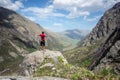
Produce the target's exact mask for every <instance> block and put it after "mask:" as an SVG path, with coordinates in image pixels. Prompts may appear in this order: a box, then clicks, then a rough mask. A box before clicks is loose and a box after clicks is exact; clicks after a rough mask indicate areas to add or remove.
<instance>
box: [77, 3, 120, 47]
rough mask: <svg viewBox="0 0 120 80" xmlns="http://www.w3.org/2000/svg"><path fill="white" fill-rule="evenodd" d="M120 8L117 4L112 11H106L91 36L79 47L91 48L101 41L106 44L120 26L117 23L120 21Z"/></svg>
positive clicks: (119, 4)
mask: <svg viewBox="0 0 120 80" xmlns="http://www.w3.org/2000/svg"><path fill="white" fill-rule="evenodd" d="M119 8H120V3H117V4H116V5H114V6H113V7H112V8H111V9H109V10H108V11H106V12H105V13H104V15H103V16H102V17H101V19H100V20H99V22H98V23H97V25H96V26H95V28H93V30H92V31H91V32H90V34H89V35H88V36H87V37H86V38H85V39H84V40H83V42H82V43H80V44H79V45H80V46H89V45H90V44H92V43H95V42H96V41H99V40H103V42H104V41H105V40H106V39H107V38H108V37H109V35H110V34H111V33H112V32H113V31H114V30H115V28H116V26H118V23H117V21H119V15H120V12H119Z"/></svg>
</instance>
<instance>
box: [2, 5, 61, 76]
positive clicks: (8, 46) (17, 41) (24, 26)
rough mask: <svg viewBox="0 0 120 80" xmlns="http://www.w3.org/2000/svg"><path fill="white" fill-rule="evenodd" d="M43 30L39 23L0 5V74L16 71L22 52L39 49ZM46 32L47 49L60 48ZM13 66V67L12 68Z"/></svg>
mask: <svg viewBox="0 0 120 80" xmlns="http://www.w3.org/2000/svg"><path fill="white" fill-rule="evenodd" d="M42 31H45V29H43V28H42V27H41V26H40V25H38V24H36V23H34V22H32V21H30V20H28V19H26V18H25V17H23V16H21V15H19V14H18V13H16V12H14V11H12V10H8V9H5V8H3V7H0V74H2V73H4V72H6V71H8V72H9V73H10V74H11V73H12V72H18V70H19V66H18V64H20V63H21V62H22V61H23V58H24V56H23V55H24V54H28V53H30V52H33V51H35V50H36V49H39V37H38V34H40V33H41V32H42ZM45 33H46V34H47V48H48V49H59V50H60V49H62V44H60V43H59V42H57V39H55V38H54V37H53V36H52V35H50V34H49V33H48V32H46V31H45ZM13 67H14V68H13Z"/></svg>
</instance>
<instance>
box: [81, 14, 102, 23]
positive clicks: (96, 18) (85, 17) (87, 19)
mask: <svg viewBox="0 0 120 80" xmlns="http://www.w3.org/2000/svg"><path fill="white" fill-rule="evenodd" d="M101 16H102V15H99V16H95V17H93V18H88V17H87V16H84V18H83V19H84V20H86V21H90V22H91V21H96V20H98V19H99V18H100V17H101Z"/></svg>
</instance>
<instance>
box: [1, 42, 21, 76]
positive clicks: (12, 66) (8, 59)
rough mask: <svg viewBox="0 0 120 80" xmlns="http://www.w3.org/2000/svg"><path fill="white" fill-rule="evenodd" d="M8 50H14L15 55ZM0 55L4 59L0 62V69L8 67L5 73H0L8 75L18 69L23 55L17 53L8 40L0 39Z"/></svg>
mask: <svg viewBox="0 0 120 80" xmlns="http://www.w3.org/2000/svg"><path fill="white" fill-rule="evenodd" d="M9 52H15V53H16V54H17V57H16V58H15V57H12V56H11V55H10V54H9ZM0 56H1V57H2V58H3V59H4V61H3V62H0V71H3V70H5V69H9V70H8V71H6V72H5V73H2V75H9V74H11V73H13V72H17V71H18V70H19V64H20V63H21V62H22V60H23V57H22V56H20V55H19V53H18V52H17V51H16V49H15V48H14V47H12V46H11V44H9V43H8V41H5V40H4V41H2V45H1V46H0Z"/></svg>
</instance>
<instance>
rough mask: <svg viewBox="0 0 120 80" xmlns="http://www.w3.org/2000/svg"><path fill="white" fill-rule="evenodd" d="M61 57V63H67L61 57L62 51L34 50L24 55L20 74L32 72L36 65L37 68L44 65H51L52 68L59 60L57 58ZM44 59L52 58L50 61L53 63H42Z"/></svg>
mask: <svg viewBox="0 0 120 80" xmlns="http://www.w3.org/2000/svg"><path fill="white" fill-rule="evenodd" d="M59 57H61V58H62V59H63V64H67V63H68V62H67V61H66V59H65V58H64V57H63V55H62V53H61V52H59V51H50V50H45V51H35V52H33V53H30V54H28V55H26V57H25V59H24V61H23V63H22V64H21V67H22V68H23V71H24V72H23V73H22V74H21V75H27V76H29V75H31V74H33V73H34V72H35V71H36V70H37V68H38V66H39V68H44V67H51V68H54V65H56V64H57V63H58V62H59V61H58V58H59ZM45 59H52V61H53V62H54V63H55V64H53V63H52V61H49V63H44V64H42V63H43V61H44V60H45Z"/></svg>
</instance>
